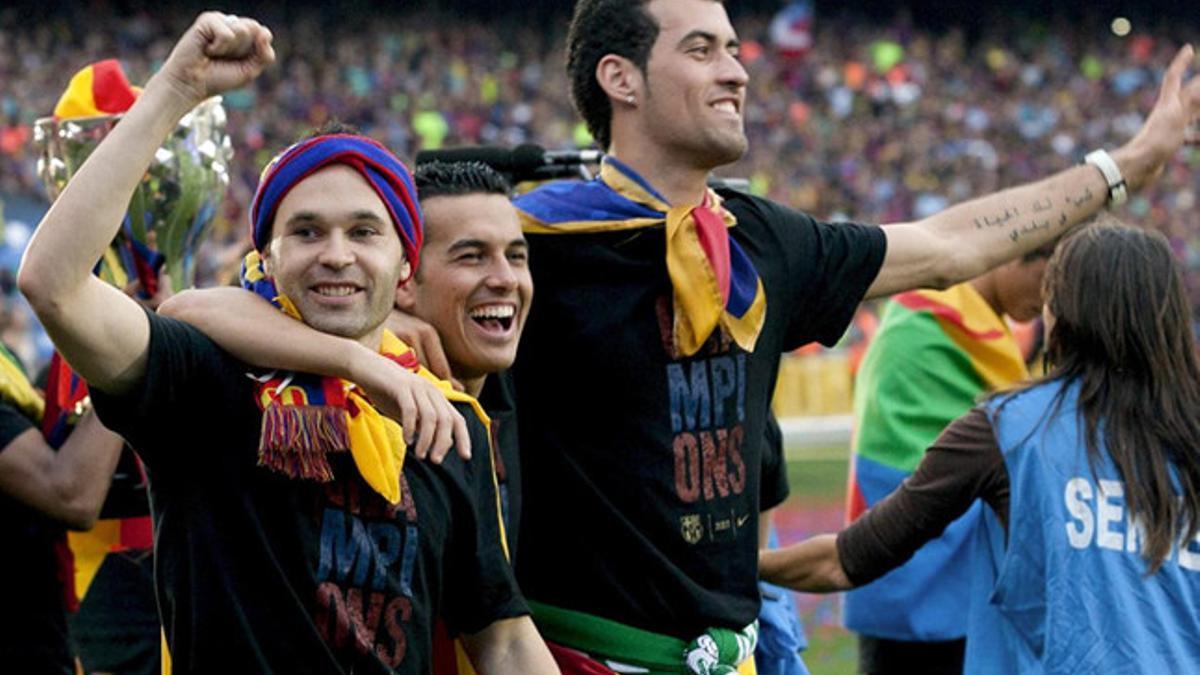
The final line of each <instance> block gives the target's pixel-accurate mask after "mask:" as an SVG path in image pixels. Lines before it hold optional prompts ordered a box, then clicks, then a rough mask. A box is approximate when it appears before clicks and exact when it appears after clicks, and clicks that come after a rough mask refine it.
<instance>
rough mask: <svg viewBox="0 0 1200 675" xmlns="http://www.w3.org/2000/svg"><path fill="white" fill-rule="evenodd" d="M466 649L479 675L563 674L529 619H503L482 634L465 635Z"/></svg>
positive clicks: (520, 617)
mask: <svg viewBox="0 0 1200 675" xmlns="http://www.w3.org/2000/svg"><path fill="white" fill-rule="evenodd" d="M463 646H464V647H465V648H466V650H467V655H468V656H470V657H471V663H472V664H474V666H475V670H477V671H478V672H479V675H491V674H493V673H532V674H534V675H552V674H554V673H558V672H559V670H558V666H557V665H556V664H555V663H554V657H553V656H551V655H550V649H549V648H547V647H546V642H545V641H544V640H543V639H542V636H541V635H540V634H538V632H537V628H535V627H534V625H533V620H532V619H530V618H529V617H528V616H519V617H516V618H513V619H501V620H500V621H496V622H493V623H492V624H491V625H489V626H488V627H487V628H484V629H483V630H481V631H479V632H478V633H474V634H471V635H464V636H463Z"/></svg>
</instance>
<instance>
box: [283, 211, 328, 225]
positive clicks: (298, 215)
mask: <svg viewBox="0 0 1200 675" xmlns="http://www.w3.org/2000/svg"><path fill="white" fill-rule="evenodd" d="M319 222H321V217H320V216H318V215H317V214H316V213H314V212H312V211H297V212H295V213H293V214H292V217H291V218H288V221H287V223H286V224H287V225H298V224H308V223H319Z"/></svg>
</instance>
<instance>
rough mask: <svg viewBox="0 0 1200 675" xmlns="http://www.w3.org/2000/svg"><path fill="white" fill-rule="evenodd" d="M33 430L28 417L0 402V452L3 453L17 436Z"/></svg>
mask: <svg viewBox="0 0 1200 675" xmlns="http://www.w3.org/2000/svg"><path fill="white" fill-rule="evenodd" d="M33 428H35V427H34V426H33V422H32V421H30V419H29V418H28V417H26V416H24V415H22V414H21V412H20V411H19V410H17V409H16V408H14V407H13V406H11V405H9V404H8V403H4V402H0V452H4V450H5V449H6V448H8V446H9V444H10V443H12V442H13V441H14V440H16V438H17V436H20V435H21V434H23V433H25V432H26V431H29V430H30V429H33Z"/></svg>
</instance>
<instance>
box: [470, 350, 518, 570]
mask: <svg viewBox="0 0 1200 675" xmlns="http://www.w3.org/2000/svg"><path fill="white" fill-rule="evenodd" d="M479 404H480V405H482V406H483V409H484V410H485V411H487V414H488V417H490V418H491V420H492V456H493V457H494V458H495V462H496V481H497V487H499V489H500V513H501V514H502V515H503V516H504V532H505V534H506V535H507V538H508V558H509V560H511V561H512V563H513V564H514V565H515V564H516V560H517V538H518V537H517V535H518V534H520V531H521V452H520V445H519V439H518V437H517V436H518V434H517V430H518V427H517V402H516V392H514V391H513V382H512V375H511V374H510V373H509V372H508V371H507V370H504V371H501V372H499V373H495V374H493V375H490V376H488V378H487V379H486V380H485V381H484V385H483V391H481V392H480V393H479Z"/></svg>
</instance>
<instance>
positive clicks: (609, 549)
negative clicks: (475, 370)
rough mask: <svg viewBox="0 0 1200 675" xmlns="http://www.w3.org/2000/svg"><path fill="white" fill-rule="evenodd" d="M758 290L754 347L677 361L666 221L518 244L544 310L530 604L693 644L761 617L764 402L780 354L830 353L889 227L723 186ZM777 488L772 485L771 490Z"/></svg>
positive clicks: (525, 461) (527, 488) (531, 485)
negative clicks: (759, 323) (830, 216)
mask: <svg viewBox="0 0 1200 675" xmlns="http://www.w3.org/2000/svg"><path fill="white" fill-rule="evenodd" d="M723 196H724V197H725V198H726V200H727V201H726V206H727V207H728V208H729V209H730V210H731V211H733V213H734V214H735V215H736V216H737V219H738V225H737V226H736V227H735V228H733V229H732V230H730V233H731V236H732V237H733V238H734V239H735V240H736V241H737V242H738V243H739V244H740V245H741V247H742V248H743V250H744V251H745V252H746V253H747V254H748V255H749V257H750V258H751V260H752V261H753V263H754V266H755V268H756V270H757V271H758V273H759V276H760V277H761V279H762V283H763V286H764V289H765V291H766V295H767V312H766V319H765V325H764V327H763V330H762V333H761V334H760V336H759V338H758V342H757V344H756V347H755V349H754V351H753V352H751V353H748V352H746V351H743V350H742V349H741V348H739V347H738V346H737V345H736V344H735V343H734V342H733V341H732V339H731V338H730V337H729V336H728V335H726V334H724V333H723V331H718V332H717V333H716V334H714V335H713V336H712V337H711V338H710V339H709V340H708V342H707V343H706V344H705V345H704V346H703V347H702V348H701V349H700V351H699V352H698V353H697V354H695V355H694V356H691V357H687V358H682V357H680V356H679V355H677V354H676V353H675V349H674V347H673V335H672V311H671V307H672V300H671V282H670V279H669V277H668V275H667V268H666V264H665V241H664V239H665V238H664V235H663V229H662V227H661V226H659V227H653V228H645V229H640V230H632V231H618V232H604V233H593V234H570V235H527V238H528V239H529V242H530V248H531V254H530V256H531V260H533V261H534V263H533V264H532V265H531V270H532V272H533V278H534V285H535V288H537V301H536V302H534V303H533V307H532V310H531V314H530V317H529V320H528V324H527V326H526V328H525V332H524V336H523V339H522V342H521V346H520V352H519V355H518V358H517V363H516V366H515V367H514V382H515V384H516V388H517V400H518V401H520V406H519V409H518V413H519V415H520V446H521V454H522V471H523V481H522V482H523V485H524V494H523V499H524V504H523V507H522V511H523V517H522V531H521V540H522V544H521V556H520V559H519V560H518V561H517V574H518V578H519V579H520V581H521V588H522V589H523V590H524V592H525V594H526V595H527V596H528V597H529V598H530V599H532V600H536V601H538V602H543V603H547V604H549V605H553V606H558V607H563V608H567V609H572V610H576V611H582V612H587V613H590V614H595V615H599V616H602V617H605V618H608V619H612V620H616V621H620V622H622V623H625V624H628V625H632V626H636V627H639V628H643V629H646V630H652V631H656V632H660V633H664V634H670V635H674V636H676V637H680V638H684V639H691V638H694V637H695V636H696V635H698V634H699V633H700V632H702V631H703V630H704V629H706V628H709V627H712V626H723V627H731V628H741V627H744V626H746V625H747V624H749V623H750V622H751V621H753V620H754V619H755V617H756V616H757V614H758V605H759V591H758V585H757V573H756V570H757V553H758V513H759V509H760V507H761V506H764V505H767V504H769V502H770V501H772V500H771V499H769V498H768V499H767V500H765V502H766V503H765V504H764V503H763V502H762V501H760V497H761V496H762V495H761V491H762V490H763V487H762V485H761V482H760V481H761V472H762V468H763V459H762V452H763V446H764V437H765V434H766V428H765V425H766V423H767V415H768V408H769V404H770V400H771V396H772V393H773V390H774V387H775V380H776V375H777V372H778V367H779V359H780V356H781V354H782V353H783V352H784V351H789V350H792V349H795V348H797V347H799V346H801V345H804V344H806V343H809V342H812V341H820V342H822V343H825V344H830V345H831V344H833V343H834V342H835V341H836V340H837V339H838V338H839V337H840V336H841V335H842V333H843V331H844V330H845V328H846V326H847V324H848V323H849V321H850V320H851V318H852V316H853V313H854V310H855V308H856V306H857V304H858V303H859V301H860V300H861V299H862V297H863V295H864V293H865V292H866V289H867V288H868V287H869V286H870V284H871V282H872V281H873V280H874V278H875V276H876V274H877V273H878V270H879V267H880V265H881V264H882V261H883V255H884V250H885V247H886V243H885V239H884V236H883V232H882V230H880V229H879V228H875V227H867V226H863V225H856V224H836V225H830V224H825V223H819V222H817V221H815V220H813V219H812V218H811V217H809V216H807V215H804V214H801V213H798V212H795V211H792V210H790V209H786V208H784V207H782V206H779V205H776V204H774V203H771V202H768V201H765V200H762V199H757V198H753V197H749V196H746V195H743V194H740V193H735V192H726V193H723ZM771 491H772V492H774V488H773V489H772V490H771Z"/></svg>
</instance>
